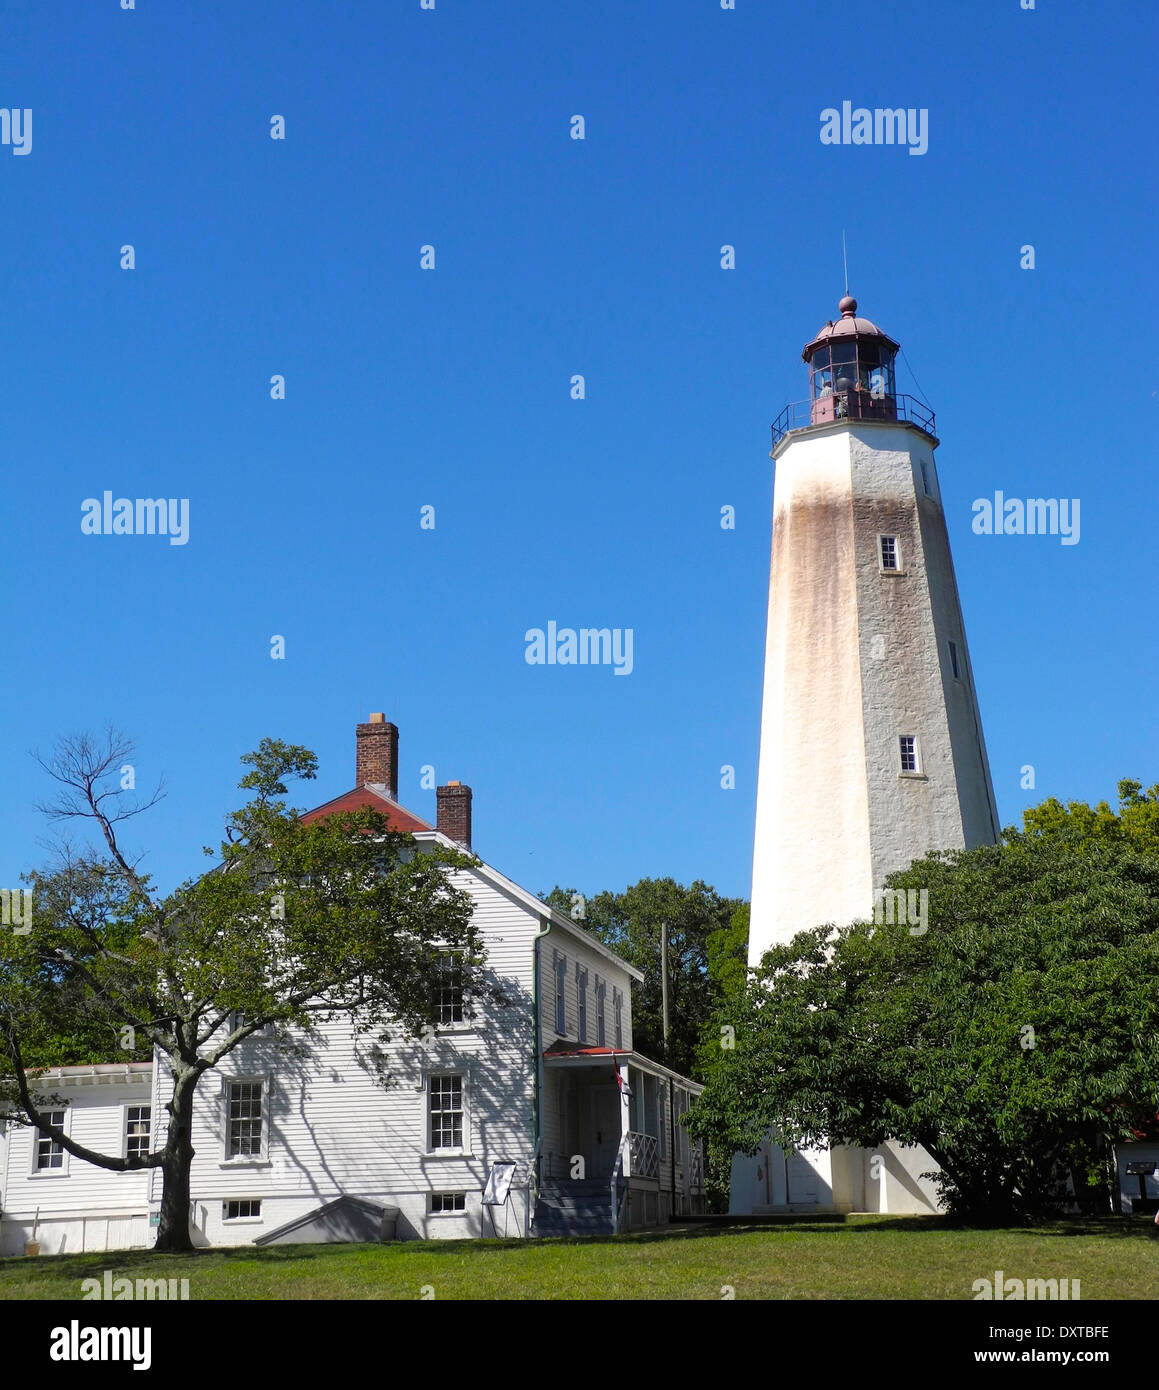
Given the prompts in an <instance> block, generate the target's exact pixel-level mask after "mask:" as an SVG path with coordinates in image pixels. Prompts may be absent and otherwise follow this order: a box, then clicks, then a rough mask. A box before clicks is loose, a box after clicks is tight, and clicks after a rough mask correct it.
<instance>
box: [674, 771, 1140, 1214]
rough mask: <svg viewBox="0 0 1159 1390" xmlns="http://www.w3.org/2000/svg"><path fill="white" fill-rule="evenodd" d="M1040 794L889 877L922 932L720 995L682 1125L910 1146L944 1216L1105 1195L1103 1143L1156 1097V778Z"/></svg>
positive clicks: (888, 933)
mask: <svg viewBox="0 0 1159 1390" xmlns="http://www.w3.org/2000/svg"><path fill="white" fill-rule="evenodd" d="M1120 791H1121V809H1120V813H1119V815H1118V816H1115V815H1114V813H1112V812H1110V811H1109V809H1108V808H1106V807H1098V808H1093V809H1092V808H1089V807H1082V806H1081V805H1080V804H1078V803H1072V804H1071V806H1070V808H1062V807H1061V806H1060V805H1059V803H1057V802H1048V803H1044V805H1043V806H1041V807H1038V808H1035V809H1034V810H1032V811H1029V812H1027V813H1026V816H1025V821H1024V829H1023V830H1022V831H1018V830H1015V829H1009V830H1007V831H1005V832H1004V834H1003V837H1002V842H1001V843H1000V844H999V845H997V846H988V847H985V848H981V849H976V850H972V851H968V852H959V853H954V854H948V853H943V854H933V855H929V856H927V857H926V858H924V859H922V860H918V861H916V862H915V863H914V864H912V865H911V866H910V868H909V869H907V870H905V871H904V872H902V873H899V874H894V875H892V876H891V878H890V879H889V881H888V885H887V886H888V887H889V888H891V889H898V890H914V891H915V892H918V893H920V892H921V891H923V890H925V891H926V892H928V895H929V898H928V919H927V920H928V929H927V930H926V931H924V932H919V933H915V932H914V931H913V930H912V924H910V925H907V924H906V923H904V922H897V923H894V924H892V925H891V924H890V923H889V922H888V921H887V922H882V923H877V924H874V923H854V924H850V925H847V926H841V927H835V926H832V925H830V926H824V927H819V928H817V929H815V930H813V931H809V932H802V933H800V934H799V935H798V936H797V937H795V938H794V940H793V941H792V942H791V943H789V944H787V945H782V946H778V947H776V948H774V949H773V950H771V951H770V952H768V953H767V954H766V956H765V958H764V960H763V962H762V965H761V969H760V972H759V976H758V979H757V980H756V981H755V982H754V984H753V985H752V986H750V988H749V989H748V990H747V991H746V992H745V994H744V996H743V997H742V998H740V999H739V1000H738V999H734V1000H732V1001H731V1004H730V1006H729V1008H728V1009H727V1011H726V1012H727V1013H728V1015H729V1018H728V1019H727V1020H726V1019H725V1017H724V1014H722V1015H721V1022H722V1023H723V1022H726V1021H728V1022H731V1025H732V1026H734V1027H735V1029H736V1046H735V1049H734V1050H732V1051H722V1052H721V1055H720V1059H719V1064H718V1066H717V1067H716V1069H715V1070H714V1071H713V1072H712V1073H711V1074H710V1076H709V1081H708V1088H707V1090H706V1092H705V1094H704V1096H703V1097H702V1098H701V1100H700V1102H699V1103H698V1104H697V1105H696V1106H695V1107H694V1109H693V1112H692V1114H691V1116H690V1118H689V1128H690V1129H691V1130H692V1131H693V1132H694V1133H699V1134H701V1135H703V1136H704V1137H705V1138H706V1139H708V1141H709V1143H710V1145H715V1146H716V1147H718V1148H719V1149H721V1150H731V1151H734V1152H736V1151H740V1152H745V1153H754V1152H755V1151H756V1149H757V1147H758V1146H759V1144H760V1142H761V1140H762V1138H763V1137H764V1135H765V1134H766V1133H767V1132H768V1131H769V1130H770V1129H771V1130H773V1131H774V1132H775V1133H778V1134H779V1135H781V1136H783V1137H784V1139H785V1140H786V1142H787V1143H790V1144H793V1145H796V1146H802V1147H803V1146H812V1145H817V1146H822V1147H824V1146H826V1145H829V1144H859V1145H861V1146H863V1147H865V1148H873V1147H876V1146H877V1145H879V1144H881V1143H883V1142H885V1141H886V1140H890V1139H892V1140H895V1141H897V1142H899V1143H901V1144H921V1145H923V1146H924V1147H925V1148H926V1150H927V1151H928V1152H929V1153H930V1154H931V1156H932V1157H933V1159H934V1160H935V1162H936V1163H937V1164H938V1166H939V1168H940V1169H941V1177H940V1178H939V1183H940V1188H941V1192H942V1195H943V1196H944V1198H945V1199H946V1201H947V1203H948V1205H949V1206H950V1208H951V1210H955V1211H957V1212H960V1213H963V1214H967V1215H969V1216H972V1217H978V1218H987V1219H990V1218H999V1219H1004V1218H1007V1217H1010V1216H1013V1215H1019V1214H1033V1213H1037V1212H1041V1211H1044V1210H1048V1209H1051V1208H1053V1207H1055V1206H1056V1205H1057V1203H1058V1200H1059V1195H1060V1180H1065V1178H1066V1177H1067V1176H1068V1175H1069V1176H1070V1178H1071V1180H1072V1183H1073V1187H1074V1191H1075V1194H1076V1196H1077V1197H1078V1198H1079V1199H1080V1201H1082V1200H1084V1199H1088V1198H1092V1197H1093V1195H1095V1194H1100V1193H1101V1195H1102V1199H1103V1200H1105V1198H1106V1196H1107V1194H1108V1184H1107V1183H1106V1180H1105V1159H1106V1155H1107V1154H1108V1152H1109V1151H1110V1149H1111V1147H1112V1146H1113V1145H1114V1144H1115V1143H1117V1142H1121V1141H1123V1140H1126V1139H1130V1138H1131V1137H1133V1134H1134V1132H1135V1129H1136V1127H1137V1126H1138V1124H1139V1122H1140V1120H1143V1119H1146V1118H1148V1117H1150V1116H1153V1115H1154V1114H1155V1111H1156V1106H1157V1103H1159V991H1157V990H1156V988H1155V981H1156V978H1157V977H1159V854H1156V853H1155V852H1153V849H1152V846H1153V845H1154V838H1153V828H1154V825H1155V820H1154V809H1153V808H1154V806H1155V789H1152V791H1150V792H1148V793H1147V794H1146V795H1145V796H1142V795H1140V791H1141V789H1140V787H1139V784H1137V783H1124V784H1121V787H1120Z"/></svg>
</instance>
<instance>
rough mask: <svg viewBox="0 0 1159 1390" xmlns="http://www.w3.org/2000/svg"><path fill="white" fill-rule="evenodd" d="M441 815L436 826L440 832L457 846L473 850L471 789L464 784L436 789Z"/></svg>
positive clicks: (454, 783) (450, 784) (454, 784)
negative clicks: (464, 846)
mask: <svg viewBox="0 0 1159 1390" xmlns="http://www.w3.org/2000/svg"><path fill="white" fill-rule="evenodd" d="M435 796H436V798H437V800H438V805H439V813H438V819H437V820H436V822H435V824H436V826H437V827H438V829H439V830H441V831H442V832H443V834H444V835H446V836H447V838H448V839H450V840H454V841H455V842H456V843H457V844H460V845H466V846H467V848H468V849H470V848H471V788H470V787H464V786H463V784H462V782H448V783H447V785H446V786H445V787H436V788H435Z"/></svg>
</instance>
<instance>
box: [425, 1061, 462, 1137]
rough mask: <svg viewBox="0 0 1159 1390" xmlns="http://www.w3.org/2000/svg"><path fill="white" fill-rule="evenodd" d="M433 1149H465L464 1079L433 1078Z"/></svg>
mask: <svg viewBox="0 0 1159 1390" xmlns="http://www.w3.org/2000/svg"><path fill="white" fill-rule="evenodd" d="M430 1097H431V1099H430V1106H431V1149H432V1150H434V1149H461V1148H462V1147H463V1078H462V1077H461V1076H432V1077H431V1086H430Z"/></svg>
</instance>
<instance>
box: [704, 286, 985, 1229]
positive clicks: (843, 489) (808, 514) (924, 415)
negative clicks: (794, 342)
mask: <svg viewBox="0 0 1159 1390" xmlns="http://www.w3.org/2000/svg"><path fill="white" fill-rule="evenodd" d="M838 307H839V310H840V315H841V316H840V318H839V319H838V320H837V321H836V322H835V323H834V322H831V323H828V324H826V325H825V327H824V328H822V329H821V331H820V332H819V333H818V334H817V336H816V337H815V338H814V339H813V341H812V342H811V343H809V344H808V345H807V346H806V348H805V349H804V352H803V354H802V355H803V358H804V361H805V362H806V363H807V364H808V371H809V399H808V400H807V401H804V402H800V403H799V404H797V405H792V406H788V407H786V409H785V411H783V412H782V414H781V416H780V417H779V418H778V420H777V423H776V424H775V425H774V426H773V450H772V458H773V459H774V460H775V463H776V482H775V487H774V494H773V542H772V565H771V573H770V582H769V612H768V630H767V636H766V644H765V681H764V700H763V706H762V711H761V747H760V770H759V774H758V781H757V812H756V839H755V845H754V852H753V889H752V912H751V919H750V927H749V964H750V965H756V964H757V963H758V962H759V960H760V958H761V956H762V955H763V953H764V952H765V951H766V950H767V949H768V948H769V947H770V946H772V945H774V944H776V943H781V942H786V941H789V940H790V939H791V938H792V937H793V936H794V935H795V934H796V933H797V932H799V931H802V930H804V929H806V928H809V927H815V926H819V925H821V924H822V923H825V922H833V923H837V924H842V925H843V924H847V923H849V922H852V921H854V920H857V919H862V920H864V919H867V918H869V917H870V916H871V915H872V912H873V908H874V903H875V900H876V897H877V895H878V894H879V893H880V891H881V889H882V887H883V884H884V881H885V878H886V875H888V874H889V873H891V872H893V871H894V870H896V869H901V868H905V867H907V866H908V865H909V864H910V863H911V862H912V861H913V860H914V859H917V858H920V857H921V856H923V855H925V854H926V853H927V852H928V851H930V850H934V849H962V848H969V847H972V846H975V845H979V844H989V843H993V842H994V841H995V840H996V838H997V835H998V815H997V811H996V808H995V803H994V791H993V787H992V786H991V782H990V770H989V765H988V763H987V759H986V745H985V742H984V740H983V737H982V722H981V718H980V716H979V712H978V701H977V696H976V693H975V690H974V683H973V674H972V669H971V665H970V656H969V650H968V648H967V644H966V632H965V627H964V625H963V622H962V610H961V605H960V603H959V600H958V586H957V583H956V581H955V578H954V564H953V560H952V558H951V556H950V543H949V538H948V536H947V533H946V523H945V518H944V516H943V514H942V502H941V494H940V490H939V487H938V475H937V468H936V467H935V464H934V450H935V449H936V448H937V445H938V440H937V437H936V436H935V434H934V417H933V415H932V413H931V412H930V411H929V410H928V409H926V407H925V406H923V405H921V404H920V403H919V402H918V401H916V400H914V399H913V398H912V397H909V396H899V395H897V394H896V391H895V385H894V358H895V356H896V354H897V352H898V344H897V343H896V342H894V341H893V339H892V338H890V337H889V336H888V335H887V334H885V333H883V332H882V330H881V329H880V328H878V327H876V325H875V324H873V323H871V322H870V321H869V320H868V319H865V318H859V317H858V316H857V301H856V300H854V299H852V298H850V297H849V296H848V295H846V297H845V298H844V299H842V300H841V302H840V305H839V306H838ZM868 1157H869V1156H868V1155H866V1154H864V1153H863V1152H862V1151H861V1150H851V1149H834V1150H831V1151H824V1152H809V1153H792V1154H788V1155H786V1154H784V1153H782V1151H781V1150H780V1149H778V1148H776V1146H775V1145H774V1144H772V1143H770V1144H768V1145H766V1146H765V1148H764V1149H763V1150H762V1152H761V1153H760V1154H758V1155H757V1156H756V1157H755V1158H744V1157H738V1158H737V1159H736V1160H735V1161H734V1164H733V1196H732V1207H733V1210H735V1211H741V1212H748V1211H752V1210H754V1209H756V1208H760V1207H762V1206H765V1207H769V1206H771V1207H782V1208H783V1207H785V1206H792V1207H797V1206H808V1205H816V1206H818V1207H828V1208H830V1209H833V1208H836V1209H838V1210H842V1209H843V1210H850V1209H854V1210H870V1211H884V1210H889V1211H907V1210H908V1211H922V1210H925V1211H928V1210H931V1209H933V1208H934V1205H935V1203H934V1198H933V1189H932V1186H931V1185H930V1184H929V1183H924V1182H921V1181H919V1180H918V1176H917V1175H918V1174H920V1173H921V1172H923V1171H928V1170H929V1169H931V1168H933V1167H934V1166H935V1165H934V1163H933V1160H932V1159H930V1157H929V1155H928V1154H926V1153H925V1151H924V1150H921V1149H910V1150H903V1149H900V1148H889V1149H887V1150H884V1151H882V1152H881V1153H880V1154H879V1159H880V1161H879V1162H877V1163H875V1164H872V1165H871V1164H870V1163H869V1162H868Z"/></svg>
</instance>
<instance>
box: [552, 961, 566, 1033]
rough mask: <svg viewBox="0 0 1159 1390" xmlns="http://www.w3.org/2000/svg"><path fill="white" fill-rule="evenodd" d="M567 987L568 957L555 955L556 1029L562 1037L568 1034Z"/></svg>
mask: <svg viewBox="0 0 1159 1390" xmlns="http://www.w3.org/2000/svg"><path fill="white" fill-rule="evenodd" d="M566 987H567V957H566V956H556V957H555V1031H556V1033H558V1034H559V1036H560V1037H561V1038H563V1037H566V1036H567V1004H566V1002H565V999H564V991H565V989H566Z"/></svg>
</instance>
